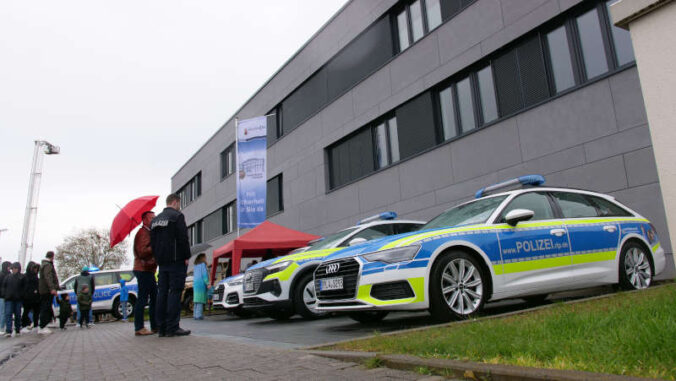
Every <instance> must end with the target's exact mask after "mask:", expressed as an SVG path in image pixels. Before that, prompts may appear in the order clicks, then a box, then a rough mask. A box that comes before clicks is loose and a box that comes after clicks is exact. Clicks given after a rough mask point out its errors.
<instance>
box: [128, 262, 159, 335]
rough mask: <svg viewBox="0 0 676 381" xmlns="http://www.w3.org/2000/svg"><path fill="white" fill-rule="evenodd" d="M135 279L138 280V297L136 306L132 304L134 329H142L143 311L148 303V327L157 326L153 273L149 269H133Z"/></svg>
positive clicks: (155, 284) (155, 290)
mask: <svg viewBox="0 0 676 381" xmlns="http://www.w3.org/2000/svg"><path fill="white" fill-rule="evenodd" d="M134 275H135V276H136V281H137V282H138V297H137V298H136V306H134V330H136V331H138V330H141V329H143V312H144V311H145V308H146V304H148V314H149V315H150V329H153V330H154V329H156V328H157V320H156V319H155V303H156V300H157V283H155V274H153V273H151V272H149V271H134Z"/></svg>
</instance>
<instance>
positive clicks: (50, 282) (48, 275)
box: [38, 259, 59, 295]
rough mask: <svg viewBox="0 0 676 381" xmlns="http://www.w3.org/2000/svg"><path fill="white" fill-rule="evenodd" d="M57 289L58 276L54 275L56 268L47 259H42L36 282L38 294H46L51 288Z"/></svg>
mask: <svg viewBox="0 0 676 381" xmlns="http://www.w3.org/2000/svg"><path fill="white" fill-rule="evenodd" d="M58 289H59V277H58V276H56V269H54V264H53V263H52V261H50V260H48V259H43V260H42V263H41V264H40V281H39V283H38V291H39V292H40V295H47V294H49V293H50V292H51V291H52V290H54V291H56V290H58Z"/></svg>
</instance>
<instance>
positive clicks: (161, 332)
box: [157, 331, 167, 337]
mask: <svg viewBox="0 0 676 381" xmlns="http://www.w3.org/2000/svg"><path fill="white" fill-rule="evenodd" d="M157 336H159V337H167V333H166V332H164V331H160V332H159V334H158V335H157Z"/></svg>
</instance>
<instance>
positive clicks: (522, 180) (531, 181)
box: [475, 175, 545, 198]
mask: <svg viewBox="0 0 676 381" xmlns="http://www.w3.org/2000/svg"><path fill="white" fill-rule="evenodd" d="M544 183H545V178H544V176H542V175H527V176H521V177H517V178H515V179H511V180H507V181H503V182H501V183H497V184H493V185H489V186H487V187H485V188H481V189H479V190H478V191H477V192H476V194H475V197H476V198H481V197H483V196H485V195H486V194H487V193H488V192H492V191H494V190H497V189H502V188H507V187H511V186H514V185H518V184H521V185H523V186H525V185H532V186H538V185H542V184H544Z"/></svg>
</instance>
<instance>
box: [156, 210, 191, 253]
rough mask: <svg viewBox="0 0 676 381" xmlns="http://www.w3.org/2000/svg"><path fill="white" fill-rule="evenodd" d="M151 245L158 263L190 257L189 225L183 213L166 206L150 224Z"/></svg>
mask: <svg viewBox="0 0 676 381" xmlns="http://www.w3.org/2000/svg"><path fill="white" fill-rule="evenodd" d="M150 245H151V246H152V249H153V256H154V257H155V261H156V262H157V264H158V265H160V266H162V265H171V264H174V263H180V262H183V261H185V260H187V259H189V258H190V244H189V243H188V227H187V226H186V225H185V217H184V216H183V213H181V212H179V211H178V210H176V209H173V208H164V210H163V211H162V213H160V214H158V215H157V217H155V218H153V221H152V223H151V224H150Z"/></svg>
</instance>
